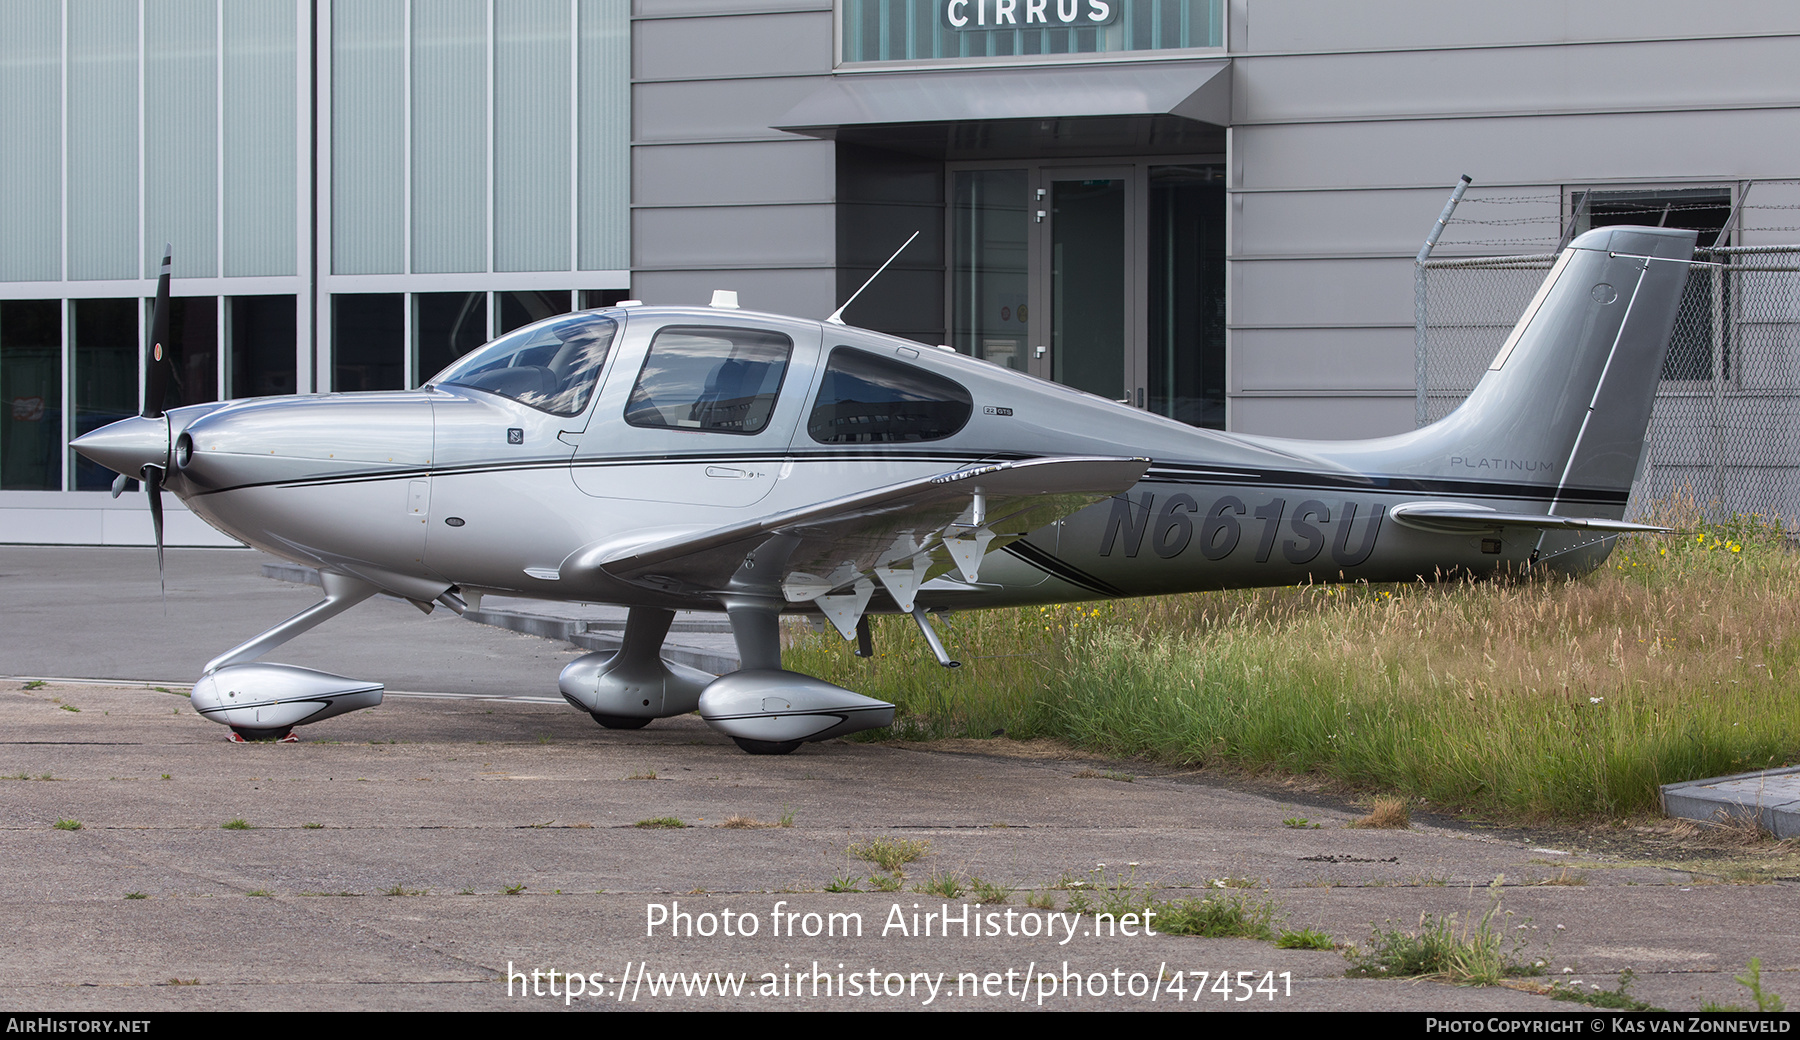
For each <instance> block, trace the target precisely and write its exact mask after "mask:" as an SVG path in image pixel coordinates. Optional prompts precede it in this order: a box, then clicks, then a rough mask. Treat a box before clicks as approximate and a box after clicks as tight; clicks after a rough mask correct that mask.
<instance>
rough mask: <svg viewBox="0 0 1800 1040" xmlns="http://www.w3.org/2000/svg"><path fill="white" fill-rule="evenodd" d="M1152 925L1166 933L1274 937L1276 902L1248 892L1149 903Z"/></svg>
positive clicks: (1247, 937)
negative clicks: (1153, 913)
mask: <svg viewBox="0 0 1800 1040" xmlns="http://www.w3.org/2000/svg"><path fill="white" fill-rule="evenodd" d="M1147 909H1149V910H1153V911H1155V913H1156V917H1155V918H1153V919H1152V920H1154V921H1155V923H1156V924H1155V927H1156V930H1157V931H1158V932H1162V933H1167V934H1169V935H1194V936H1200V937H1202V938H1207V939H1263V940H1270V939H1274V938H1275V930H1274V924H1275V921H1276V919H1277V911H1276V907H1275V904H1274V903H1272V902H1269V901H1267V900H1253V899H1250V898H1249V897H1247V896H1238V895H1231V896H1209V897H1207V898H1204V899H1175V900H1169V901H1167V902H1154V903H1150V904H1149V905H1148V907H1147Z"/></svg>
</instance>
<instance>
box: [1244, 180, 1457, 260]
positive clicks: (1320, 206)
mask: <svg viewBox="0 0 1800 1040" xmlns="http://www.w3.org/2000/svg"><path fill="white" fill-rule="evenodd" d="M1450 188H1451V185H1445V186H1444V189H1443V191H1441V192H1439V191H1436V190H1435V189H1431V188H1417V189H1406V190H1396V191H1359V192H1355V193H1350V192H1343V191H1331V190H1319V191H1282V192H1245V193H1244V194H1242V195H1238V196H1236V198H1237V200H1238V207H1239V208H1238V211H1237V219H1236V221H1235V223H1234V228H1235V230H1236V232H1237V237H1236V240H1235V241H1234V242H1233V243H1232V251H1233V254H1234V256H1282V255H1288V254H1295V253H1327V254H1340V253H1390V254H1395V255H1407V254H1411V253H1416V252H1418V249H1419V244H1420V243H1422V242H1423V241H1425V235H1426V233H1427V232H1429V231H1430V230H1431V225H1432V223H1433V222H1434V221H1435V220H1437V215H1438V212H1439V211H1440V210H1442V209H1443V208H1444V199H1445V198H1447V197H1448V196H1449V194H1450Z"/></svg>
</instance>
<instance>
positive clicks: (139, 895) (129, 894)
mask: <svg viewBox="0 0 1800 1040" xmlns="http://www.w3.org/2000/svg"><path fill="white" fill-rule="evenodd" d="M125 898H126V899H149V898H150V897H149V896H147V895H145V894H144V893H142V892H127V893H125Z"/></svg>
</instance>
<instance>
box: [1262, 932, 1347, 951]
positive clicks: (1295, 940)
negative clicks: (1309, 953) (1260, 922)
mask: <svg viewBox="0 0 1800 1040" xmlns="http://www.w3.org/2000/svg"><path fill="white" fill-rule="evenodd" d="M1275 946H1276V948H1277V949H1282V950H1335V949H1337V943H1336V941H1334V940H1333V939H1332V938H1331V936H1330V935H1328V934H1326V933H1325V932H1321V931H1317V930H1314V929H1312V928H1305V929H1302V930H1300V931H1297V932H1290V931H1286V930H1284V931H1282V933H1281V934H1280V935H1277V936H1276V937H1275Z"/></svg>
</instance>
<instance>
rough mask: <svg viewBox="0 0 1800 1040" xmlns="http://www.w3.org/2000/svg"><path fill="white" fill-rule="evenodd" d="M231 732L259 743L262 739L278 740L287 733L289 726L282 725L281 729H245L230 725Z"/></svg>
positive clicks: (251, 741) (250, 741)
mask: <svg viewBox="0 0 1800 1040" xmlns="http://www.w3.org/2000/svg"><path fill="white" fill-rule="evenodd" d="M231 732H233V733H236V734H237V735H238V737H239V738H240V739H242V740H244V741H247V742H249V743H260V742H263V741H271V740H280V739H281V738H282V737H285V736H287V735H288V732H289V727H286V726H283V727H282V728H281V729H245V728H244V727H242V726H233V727H231Z"/></svg>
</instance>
